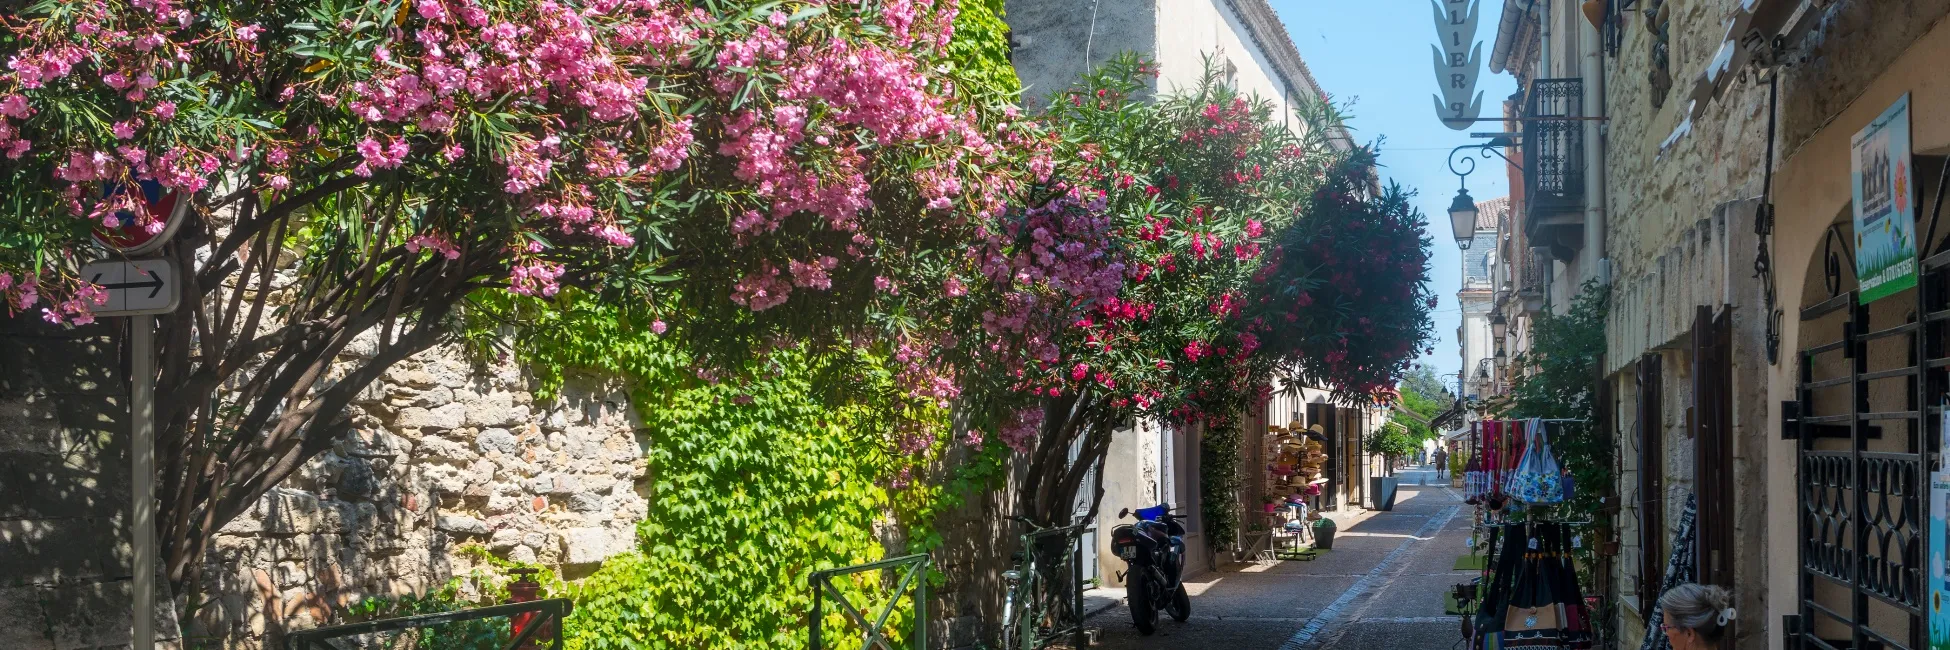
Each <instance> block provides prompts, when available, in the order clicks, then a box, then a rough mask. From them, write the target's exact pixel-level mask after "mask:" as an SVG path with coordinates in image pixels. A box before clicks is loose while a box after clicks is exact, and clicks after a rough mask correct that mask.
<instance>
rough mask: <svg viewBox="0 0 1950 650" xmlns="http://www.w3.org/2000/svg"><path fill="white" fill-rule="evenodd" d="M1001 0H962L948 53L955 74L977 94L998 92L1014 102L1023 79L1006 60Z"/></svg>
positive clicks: (1006, 39)
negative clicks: (1017, 75)
mask: <svg viewBox="0 0 1950 650" xmlns="http://www.w3.org/2000/svg"><path fill="white" fill-rule="evenodd" d="M1002 5H1003V0H962V3H961V13H960V14H958V15H956V16H955V39H954V40H953V41H950V42H949V43H948V56H949V58H950V59H952V60H953V61H954V64H955V66H957V67H958V68H959V69H958V70H956V73H957V74H956V75H955V76H957V77H959V78H960V79H961V80H962V83H963V84H965V85H968V86H972V88H969V89H968V90H971V91H973V92H975V93H977V94H984V95H1000V96H1003V97H1004V98H1006V99H1008V100H1010V101H1013V100H1014V99H1015V95H1016V93H1017V92H1020V91H1021V90H1022V80H1021V79H1018V78H1017V77H1016V68H1015V66H1014V65H1013V64H1010V63H1009V25H1008V23H1005V22H1003V20H1002Z"/></svg>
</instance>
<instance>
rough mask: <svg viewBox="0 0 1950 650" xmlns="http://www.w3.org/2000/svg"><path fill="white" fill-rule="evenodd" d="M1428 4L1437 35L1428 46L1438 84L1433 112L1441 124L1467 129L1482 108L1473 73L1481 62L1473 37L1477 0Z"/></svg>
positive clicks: (1480, 47) (1443, 0)
mask: <svg viewBox="0 0 1950 650" xmlns="http://www.w3.org/2000/svg"><path fill="white" fill-rule="evenodd" d="M1429 4H1430V5H1431V6H1432V8H1433V9H1434V10H1435V33H1436V36H1437V39H1438V42H1437V43H1436V44H1435V45H1432V46H1430V47H1429V50H1430V52H1431V53H1432V54H1433V55H1434V56H1435V80H1436V83H1437V84H1439V85H1440V92H1439V93H1437V94H1436V95H1435V98H1434V99H1435V114H1436V116H1437V117H1440V118H1442V124H1443V126H1447V127H1449V128H1451V129H1455V130H1457V131H1463V130H1467V129H1468V128H1469V127H1470V126H1471V125H1473V124H1475V123H1476V116H1477V115H1479V114H1481V113H1482V112H1483V93H1482V92H1480V91H1477V90H1476V73H1477V71H1478V70H1480V69H1482V63H1483V44H1482V43H1481V42H1480V41H1477V40H1476V18H1477V13H1476V10H1477V0H1430V2H1429Z"/></svg>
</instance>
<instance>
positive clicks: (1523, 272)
mask: <svg viewBox="0 0 1950 650" xmlns="http://www.w3.org/2000/svg"><path fill="white" fill-rule="evenodd" d="M1550 264H1551V259H1550V253H1549V250H1548V249H1545V248H1543V247H1531V248H1526V249H1524V251H1523V263H1522V264H1519V265H1518V266H1517V295H1518V296H1519V297H1524V298H1532V297H1537V296H1542V295H1543V294H1544V289H1545V288H1546V287H1547V286H1548V285H1549V284H1550V279H1551V266H1550Z"/></svg>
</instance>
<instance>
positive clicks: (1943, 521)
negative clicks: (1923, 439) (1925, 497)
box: [1924, 396, 1950, 650]
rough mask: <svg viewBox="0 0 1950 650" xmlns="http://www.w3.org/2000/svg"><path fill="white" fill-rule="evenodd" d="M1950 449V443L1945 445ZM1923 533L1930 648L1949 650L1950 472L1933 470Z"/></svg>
mask: <svg viewBox="0 0 1950 650" xmlns="http://www.w3.org/2000/svg"><path fill="white" fill-rule="evenodd" d="M1943 403H1944V405H1945V406H1946V407H1950V396H1945V398H1944V402H1943ZM1940 424H1941V425H1942V428H1940V429H1938V430H1937V433H1938V435H1939V436H1940V437H1942V438H1946V439H1950V408H1944V409H1943V419H1942V422H1941V423H1940ZM1943 449H1944V450H1946V451H1950V446H1946V447H1943ZM1927 532H1928V534H1927V535H1925V536H1924V538H1925V539H1927V540H1929V541H1928V542H1927V545H1928V546H1929V549H1930V551H1929V564H1928V565H1927V566H1929V567H1930V571H1929V575H1930V579H1929V585H1928V587H1929V593H1930V600H1929V606H1928V615H1929V617H1930V619H1929V620H1930V646H1929V647H1930V650H1950V602H1945V601H1950V565H1947V564H1946V563H1950V554H1946V553H1945V552H1944V551H1945V547H1946V546H1950V471H1936V472H1931V473H1930V528H1929V530H1928V531H1927Z"/></svg>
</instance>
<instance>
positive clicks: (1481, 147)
mask: <svg viewBox="0 0 1950 650" xmlns="http://www.w3.org/2000/svg"><path fill="white" fill-rule="evenodd" d="M1512 144H1515V143H1514V142H1511V141H1510V139H1509V138H1496V139H1494V140H1490V141H1489V142H1485V143H1483V144H1466V145H1462V146H1460V147H1456V148H1454V149H1450V150H1449V173H1451V174H1455V175H1456V178H1458V179H1461V178H1465V177H1467V176H1469V175H1470V174H1473V173H1476V158H1477V157H1478V156H1480V157H1482V158H1483V159H1484V160H1489V158H1490V156H1491V155H1492V154H1494V155H1495V156H1496V157H1498V158H1502V159H1503V162H1506V163H1509V164H1510V166H1511V167H1515V168H1517V171H1523V165H1519V164H1517V161H1514V160H1511V159H1510V157H1509V156H1505V155H1503V152H1502V151H1498V149H1499V148H1502V147H1508V146H1510V145H1512ZM1471 148H1474V149H1476V150H1477V152H1476V156H1470V155H1467V154H1465V155H1463V156H1462V157H1461V158H1460V159H1459V158H1457V157H1456V154H1459V153H1463V151H1464V150H1466V149H1471ZM1457 160H1461V161H1462V162H1465V163H1468V164H1469V166H1468V169H1458V167H1459V166H1460V165H1458V164H1457V162H1456V161H1457Z"/></svg>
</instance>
